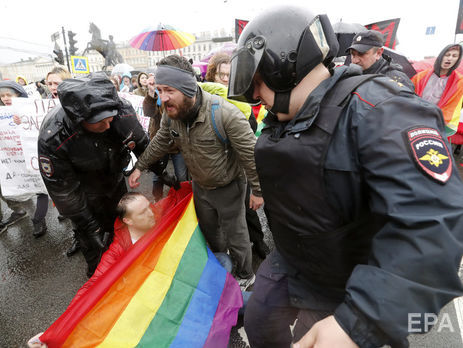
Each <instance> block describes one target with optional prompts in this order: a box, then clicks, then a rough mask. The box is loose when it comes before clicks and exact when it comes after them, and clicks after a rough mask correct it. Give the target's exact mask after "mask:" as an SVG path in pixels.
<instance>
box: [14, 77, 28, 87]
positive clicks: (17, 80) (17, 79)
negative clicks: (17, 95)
mask: <svg viewBox="0 0 463 348" xmlns="http://www.w3.org/2000/svg"><path fill="white" fill-rule="evenodd" d="M19 79H23V80H24V82H25V83H26V85H27V84H28V83H27V80H26V78H25V77H24V76H22V75H18V76H16V80H15V81H16V82H17V83H19Z"/></svg>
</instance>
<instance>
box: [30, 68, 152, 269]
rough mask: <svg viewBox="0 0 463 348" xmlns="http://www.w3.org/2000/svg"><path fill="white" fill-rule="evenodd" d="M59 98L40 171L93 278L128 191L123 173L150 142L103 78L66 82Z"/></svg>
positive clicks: (42, 141)
mask: <svg viewBox="0 0 463 348" xmlns="http://www.w3.org/2000/svg"><path fill="white" fill-rule="evenodd" d="M58 96H59V99H60V102H61V106H57V107H56V108H54V109H53V110H52V111H51V112H50V113H49V114H48V115H47V116H46V118H45V119H44V122H43V124H42V127H41V129H40V134H39V140H38V152H39V162H40V172H41V174H42V178H43V180H44V182H45V185H46V187H47V190H48V193H49V194H50V196H51V198H52V199H53V201H54V203H55V204H56V207H57V208H58V211H59V212H60V214H62V215H63V216H65V217H67V218H70V219H71V220H72V222H73V224H74V225H75V227H76V230H77V238H78V239H79V242H80V245H81V250H82V253H83V254H84V257H85V260H86V261H87V264H88V272H87V275H88V276H91V275H92V274H93V272H94V270H95V268H96V266H97V265H98V262H99V259H100V256H101V251H102V249H103V248H104V247H105V245H104V243H103V240H104V236H105V234H106V238H108V237H109V238H108V239H112V233H113V223H114V218H115V208H116V205H117V203H118V201H119V199H120V198H121V197H122V195H123V194H124V193H125V192H127V188H126V184H125V180H124V176H123V174H122V171H123V169H124V168H125V167H126V166H127V165H128V163H129V160H130V151H133V152H134V153H135V154H136V155H137V156H138V155H139V154H141V153H142V152H143V151H144V149H145V147H146V146H147V145H148V142H149V140H148V137H147V135H146V134H145V132H144V130H143V128H142V127H141V125H140V123H139V122H138V120H137V117H136V114H135V111H134V109H133V108H132V106H131V105H130V104H129V103H128V102H126V101H122V100H121V99H119V97H118V95H117V92H116V89H115V88H114V85H113V84H112V83H111V81H110V80H109V79H107V78H106V76H104V75H95V76H92V77H91V78H83V79H69V80H66V81H64V82H62V83H61V84H60V85H59V87H58Z"/></svg>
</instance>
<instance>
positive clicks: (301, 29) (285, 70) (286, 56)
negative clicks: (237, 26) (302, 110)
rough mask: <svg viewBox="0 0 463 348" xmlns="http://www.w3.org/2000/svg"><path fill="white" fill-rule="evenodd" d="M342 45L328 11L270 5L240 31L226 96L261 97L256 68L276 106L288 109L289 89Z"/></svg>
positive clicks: (286, 110)
mask: <svg viewBox="0 0 463 348" xmlns="http://www.w3.org/2000/svg"><path fill="white" fill-rule="evenodd" d="M338 47H339V44H338V41H337V39H336V35H335V34H334V31H333V28H332V27H331V24H330V22H329V20H328V17H327V16H326V15H318V16H315V15H313V14H312V13H310V12H309V11H307V10H305V9H303V8H298V7H289V6H285V7H277V8H273V9H270V10H268V11H266V12H264V13H262V14H261V15H259V16H257V17H256V18H254V19H253V20H251V21H250V22H249V23H248V24H247V25H246V27H245V28H244V30H243V32H242V33H241V36H240V38H239V40H238V46H237V48H236V50H235V52H234V54H233V56H232V59H231V68H230V81H229V87H228V97H229V98H231V99H235V100H240V101H244V102H248V103H251V104H257V103H259V101H258V100H255V99H253V83H252V81H253V78H254V75H255V74H256V73H257V72H258V73H259V74H260V76H261V77H262V79H263V81H264V82H265V84H266V85H267V86H268V87H269V88H270V89H271V90H273V91H274V92H275V101H274V106H273V107H272V111H273V112H275V113H276V112H283V113H287V112H288V108H289V96H290V94H291V90H292V89H293V88H294V87H295V86H296V85H297V84H298V83H299V82H300V81H301V80H302V79H303V78H304V76H306V75H307V74H308V73H309V72H310V71H311V70H312V69H313V68H314V67H315V66H317V65H318V64H320V63H324V64H325V65H326V66H328V65H329V64H330V63H331V61H332V59H333V58H334V57H335V56H336V53H337V51H338Z"/></svg>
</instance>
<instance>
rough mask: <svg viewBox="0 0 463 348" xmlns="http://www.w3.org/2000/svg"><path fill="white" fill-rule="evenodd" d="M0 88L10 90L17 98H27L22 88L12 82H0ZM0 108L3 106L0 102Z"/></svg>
mask: <svg viewBox="0 0 463 348" xmlns="http://www.w3.org/2000/svg"><path fill="white" fill-rule="evenodd" d="M0 88H10V89H12V90H13V91H15V92H16V93H17V94H18V97H22V98H27V93H26V91H25V90H24V88H23V86H21V85H20V84H19V83H17V82H14V81H0ZM0 106H5V104H3V103H2V101H1V100H0Z"/></svg>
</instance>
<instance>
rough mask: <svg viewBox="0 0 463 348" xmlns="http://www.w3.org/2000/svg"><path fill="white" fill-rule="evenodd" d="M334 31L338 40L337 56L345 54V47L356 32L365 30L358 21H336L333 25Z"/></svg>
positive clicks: (349, 43) (350, 42)
mask: <svg viewBox="0 0 463 348" xmlns="http://www.w3.org/2000/svg"><path fill="white" fill-rule="evenodd" d="M333 29H334V33H335V34H336V38H337V39H338V42H339V51H338V54H337V55H336V56H337V57H342V56H345V55H347V52H346V50H347V47H349V46H350V45H351V44H352V40H353V39H354V36H355V35H356V34H357V33H360V32H361V31H365V30H367V28H365V27H364V26H363V25H361V24H359V23H346V22H337V23H334V25H333Z"/></svg>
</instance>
